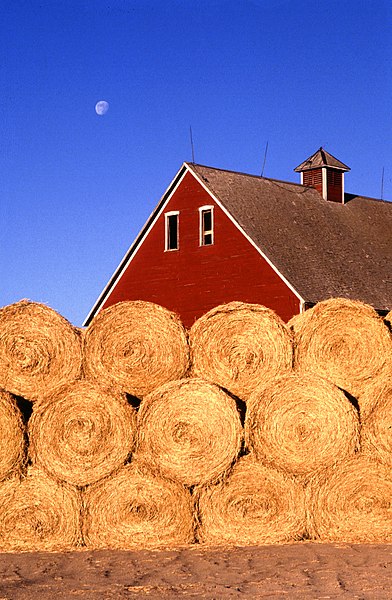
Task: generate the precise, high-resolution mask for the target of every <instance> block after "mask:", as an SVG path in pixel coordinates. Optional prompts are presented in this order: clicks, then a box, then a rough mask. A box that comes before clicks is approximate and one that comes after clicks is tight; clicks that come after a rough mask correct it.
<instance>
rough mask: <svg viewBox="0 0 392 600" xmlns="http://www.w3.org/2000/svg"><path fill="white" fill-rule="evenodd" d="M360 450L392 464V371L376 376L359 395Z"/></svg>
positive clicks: (387, 463)
mask: <svg viewBox="0 0 392 600" xmlns="http://www.w3.org/2000/svg"><path fill="white" fill-rule="evenodd" d="M360 406H361V410H362V406H364V410H363V417H362V421H361V450H362V452H363V453H364V454H366V455H368V456H369V457H370V458H374V459H376V460H378V461H380V462H382V463H384V464H386V465H389V466H390V467H391V466H392V371H391V372H389V373H388V374H386V375H383V376H382V377H378V378H377V379H376V380H375V381H374V382H373V383H372V384H371V385H369V386H368V387H367V389H366V392H365V394H364V395H363V396H361V397H360Z"/></svg>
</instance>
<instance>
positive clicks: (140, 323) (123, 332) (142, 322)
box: [84, 300, 189, 398]
mask: <svg viewBox="0 0 392 600" xmlns="http://www.w3.org/2000/svg"><path fill="white" fill-rule="evenodd" d="M188 367H189V347H188V340H187V336H186V331H185V329H184V327H183V325H182V323H181V321H180V319H179V318H178V317H177V315H175V314H174V313H173V312H171V311H169V310H167V309H166V308H163V307H162V306H158V305H157V304H153V303H151V302H143V301H141V300H140V301H129V302H119V303H118V304H115V305H113V306H110V307H109V308H106V309H105V310H103V311H101V312H100V313H99V314H98V315H97V316H96V317H94V319H93V320H92V321H91V323H90V325H89V327H88V328H87V330H86V332H85V336H84V370H85V375H86V377H88V378H92V379H95V380H98V381H100V382H102V383H105V384H107V385H109V386H111V385H116V386H117V387H120V388H121V389H122V390H123V391H125V392H127V393H128V394H132V395H133V396H137V397H139V398H142V397H143V396H145V395H146V394H148V393H149V392H151V391H152V390H154V389H156V388H157V387H159V386H160V385H163V384H164V383H166V382H168V381H171V380H174V379H179V378H181V377H183V375H184V374H185V372H186V371H187V370H188Z"/></svg>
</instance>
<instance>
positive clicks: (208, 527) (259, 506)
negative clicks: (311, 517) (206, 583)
mask: <svg viewBox="0 0 392 600" xmlns="http://www.w3.org/2000/svg"><path fill="white" fill-rule="evenodd" d="M196 497H197V498H198V502H197V504H198V519H199V528H198V532H197V535H198V539H199V541H200V542H201V543H204V544H209V545H226V544H234V545H236V546H245V545H258V544H278V543H282V542H288V541H292V540H299V539H301V538H302V537H303V536H304V533H305V526H306V517H305V493H304V489H303V488H302V486H301V485H300V484H299V483H298V482H297V481H295V479H294V478H292V477H289V476H287V475H285V474H284V473H281V472H279V471H276V470H274V469H271V468H268V467H266V466H264V465H262V464H261V463H259V462H258V461H256V460H255V459H254V457H253V456H252V455H247V456H244V457H242V458H240V460H239V461H238V462H237V464H236V465H235V466H234V468H233V470H232V472H231V473H230V475H229V477H228V478H227V479H226V480H224V481H221V482H219V483H218V484H215V485H210V486H206V487H205V488H202V489H200V490H198V491H197V492H196Z"/></svg>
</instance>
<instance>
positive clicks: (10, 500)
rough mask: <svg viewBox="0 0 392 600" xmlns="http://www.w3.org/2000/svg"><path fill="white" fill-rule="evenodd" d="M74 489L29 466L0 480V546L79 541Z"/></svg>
mask: <svg viewBox="0 0 392 600" xmlns="http://www.w3.org/2000/svg"><path fill="white" fill-rule="evenodd" d="M80 511H81V497H80V495H79V493H78V492H77V490H76V489H73V488H72V487H70V486H66V485H64V484H60V483H59V482H56V481H55V480H54V479H51V478H50V477H48V476H47V475H45V474H44V473H41V472H40V471H37V470H35V469H31V470H30V471H29V473H28V474H27V476H26V477H24V478H22V479H19V478H18V477H12V478H11V479H8V480H6V481H4V482H2V483H1V484H0V550H1V551H5V550H7V551H20V550H29V551H33V550H70V549H72V548H74V547H75V546H77V545H78V544H79V543H80V526H81V523H80Z"/></svg>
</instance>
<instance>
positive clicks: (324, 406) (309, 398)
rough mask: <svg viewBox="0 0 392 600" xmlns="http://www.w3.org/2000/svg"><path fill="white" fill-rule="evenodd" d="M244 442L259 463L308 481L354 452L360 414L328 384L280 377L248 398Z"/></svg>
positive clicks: (317, 379) (310, 378) (305, 377)
mask: <svg viewBox="0 0 392 600" xmlns="http://www.w3.org/2000/svg"><path fill="white" fill-rule="evenodd" d="M245 441H246V444H247V446H248V447H249V449H251V450H253V451H254V453H255V455H256V457H257V458H258V459H259V460H260V461H262V462H263V463H265V464H268V465H271V466H274V467H275V468H277V469H280V470H282V471H286V472H288V473H292V474H295V475H300V476H304V477H307V476H309V475H310V474H312V473H314V472H317V471H319V470H320V469H324V468H326V467H328V466H330V465H332V464H334V463H335V462H337V461H339V460H344V459H345V458H346V457H347V456H349V455H350V454H353V453H354V452H355V450H356V449H357V447H358V444H359V416H358V412H357V411H356V409H355V408H354V407H353V406H352V404H351V403H350V402H349V400H348V399H347V398H346V396H345V395H344V393H343V392H342V391H341V390H339V389H338V388H337V387H336V386H334V385H333V383H331V382H330V381H327V380H325V379H322V378H321V377H319V376H318V375H315V374H313V373H303V374H302V375H299V374H298V373H289V374H285V375H279V376H278V377H275V378H274V379H272V380H270V381H269V382H268V385H267V386H266V387H264V388H259V389H258V390H256V391H255V392H254V394H253V395H252V396H251V398H250V400H249V402H248V405H247V413H246V418H245Z"/></svg>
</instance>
